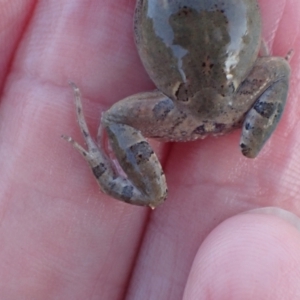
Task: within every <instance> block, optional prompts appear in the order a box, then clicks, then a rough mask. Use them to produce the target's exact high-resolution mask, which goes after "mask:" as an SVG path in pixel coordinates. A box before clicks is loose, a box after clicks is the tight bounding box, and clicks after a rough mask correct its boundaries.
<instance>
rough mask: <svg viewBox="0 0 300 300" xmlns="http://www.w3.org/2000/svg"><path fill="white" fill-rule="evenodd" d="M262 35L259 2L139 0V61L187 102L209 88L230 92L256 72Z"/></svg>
mask: <svg viewBox="0 0 300 300" xmlns="http://www.w3.org/2000/svg"><path fill="white" fill-rule="evenodd" d="M260 31H261V25H260V14H259V8H258V5H257V1H256V0H172V1H163V0H144V1H141V0H139V1H137V7H136V15H135V37H136V44H137V47H138V50H139V54H140V57H141V59H142V62H143V64H144V66H145V68H146V70H147V72H148V73H149V75H150V77H151V79H152V80H153V81H154V83H155V85H156V86H157V88H158V89H160V90H161V91H162V92H164V93H165V94H166V95H167V96H169V97H171V98H172V99H177V98H178V96H179V94H181V97H183V98H184V97H186V100H188V98H189V97H190V96H192V95H194V94H195V93H197V92H198V91H201V90H203V89H205V88H213V89H214V90H215V91H217V93H219V94H228V93H231V92H232V91H233V90H234V89H236V88H237V87H238V86H239V84H240V82H241V81H242V80H244V79H245V77H246V76H247V74H248V73H249V72H250V70H251V68H252V65H253V62H254V61H255V59H256V57H257V54H258V50H259V46H260ZM183 86H184V89H180V88H181V87H183ZM181 90H184V93H185V95H183V94H182V91H181ZM183 101H184V99H183Z"/></svg>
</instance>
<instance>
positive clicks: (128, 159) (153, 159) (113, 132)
mask: <svg viewBox="0 0 300 300" xmlns="http://www.w3.org/2000/svg"><path fill="white" fill-rule="evenodd" d="M106 131H107V134H108V137H109V141H110V144H111V146H112V149H113V150H114V154H115V156H116V158H117V160H118V162H119V164H120V166H121V167H122V169H123V170H124V172H125V173H126V175H127V181H128V182H130V183H131V186H130V192H131V191H132V192H133V191H134V190H136V191H137V192H139V194H140V195H138V194H137V195H136V196H135V197H133V196H131V197H128V195H126V193H125V194H124V193H123V195H121V197H120V199H121V200H123V201H126V202H130V203H132V204H136V205H147V206H150V207H152V208H154V207H156V206H158V205H159V204H161V203H162V202H163V201H164V200H165V199H166V197H167V184H166V179H165V175H164V173H163V170H162V167H161V164H160V162H159V160H158V158H157V156H156V154H155V153H154V152H153V150H152V148H151V146H150V145H149V143H148V141H147V140H146V139H145V138H144V137H143V136H142V134H141V133H140V131H139V130H137V129H135V128H133V127H131V126H128V125H126V124H119V123H111V124H109V125H107V126H106ZM115 188H117V186H116V187H115ZM128 189H129V187H128V188H127V190H128ZM124 196H125V197H124Z"/></svg>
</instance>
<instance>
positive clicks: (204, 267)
mask: <svg viewBox="0 0 300 300" xmlns="http://www.w3.org/2000/svg"><path fill="white" fill-rule="evenodd" d="M297 219H298V220H297V223H298V229H297V228H296V227H294V226H293V225H292V224H291V223H289V222H286V221H285V220H284V219H282V218H280V217H278V216H275V215H270V214H269V215H264V214H261V213H259V212H253V213H252V214H243V215H238V216H235V217H232V218H230V219H228V220H226V221H225V222H223V223H222V224H220V225H219V226H218V227H217V228H215V229H214V230H213V232H211V233H210V234H209V236H208V237H207V238H206V239H205V241H204V243H203V244H202V245H201V247H200V248H199V251H198V253H197V255H196V257H195V260H194V262H193V265H192V268H191V272H190V274H189V277H188V281H187V285H186V289H185V292H184V297H183V299H189V300H192V299H208V298H211V299H268V298H270V299H283V298H284V299H296V298H297V295H299V293H300V285H299V281H300V272H299V267H300V232H299V225H300V219H299V218H297Z"/></svg>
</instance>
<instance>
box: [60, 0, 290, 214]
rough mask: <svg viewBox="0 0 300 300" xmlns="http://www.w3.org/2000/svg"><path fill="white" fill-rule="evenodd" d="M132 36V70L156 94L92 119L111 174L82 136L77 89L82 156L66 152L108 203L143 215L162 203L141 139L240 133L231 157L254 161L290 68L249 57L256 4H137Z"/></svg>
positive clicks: (148, 0)
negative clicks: (136, 67) (82, 163)
mask: <svg viewBox="0 0 300 300" xmlns="http://www.w3.org/2000/svg"><path fill="white" fill-rule="evenodd" d="M134 34H135V42H136V45H137V49H138V53H139V55H140V58H141V61H142V63H143V65H144V67H145V69H146V71H147V73H148V74H149V76H150V78H151V79H152V80H153V82H154V84H155V85H156V87H157V90H154V91H152V92H142V93H139V94H136V95H132V96H129V97H127V98H125V99H123V100H121V101H119V102H117V103H116V104H114V105H113V106H112V107H111V108H110V109H109V110H108V111H106V112H105V113H104V114H103V115H102V118H101V125H100V126H101V127H100V129H99V131H98V132H99V133H98V140H99V141H100V142H101V141H102V140H103V137H102V131H103V130H106V132H107V135H108V138H109V141H110V144H111V147H112V149H113V152H114V154H115V157H116V158H117V160H118V162H119V164H120V167H121V168H122V169H123V171H124V172H125V176H123V175H122V172H121V173H120V174H119V173H118V171H116V169H118V168H115V167H114V165H113V164H112V162H111V161H110V156H109V155H108V154H107V153H106V151H105V150H104V147H103V145H102V144H101V143H100V145H97V144H96V143H95V142H94V141H93V139H92V138H91V136H90V133H89V131H88V128H87V125H86V123H85V120H84V116H83V113H82V105H81V98H80V94H79V90H78V88H77V87H76V86H75V85H72V86H73V89H74V94H75V99H76V107H77V118H78V122H79V126H80V129H81V131H82V133H83V136H84V138H85V141H86V143H87V146H88V151H87V150H85V149H83V148H82V147H81V146H80V145H78V144H77V143H76V142H75V141H74V140H73V139H71V138H68V137H65V139H66V140H67V141H69V142H70V143H72V144H73V146H74V147H75V149H76V150H77V151H79V153H81V154H82V155H83V157H84V159H85V160H86V161H87V162H88V164H89V165H90V167H91V168H92V170H93V172H94V175H95V177H96V179H97V181H98V183H99V185H100V187H101V189H102V190H103V191H104V192H105V193H107V194H109V195H111V196H112V197H114V198H116V199H119V200H122V201H125V202H128V203H131V204H136V205H145V206H150V207H152V208H154V207H156V206H158V205H159V204H161V203H163V202H164V200H165V199H166V197H167V185H166V179H165V175H164V173H163V170H162V167H161V165H160V162H159V160H158V158H157V156H156V154H155V153H154V152H153V150H152V149H151V147H150V145H149V144H148V141H147V139H146V138H148V137H150V138H157V139H159V140H161V141H192V140H196V139H198V138H204V137H206V136H208V135H221V134H225V133H227V132H230V131H232V130H234V129H236V128H239V127H242V134H241V140H240V149H241V152H242V153H243V154H244V155H245V156H247V157H255V156H256V155H258V153H259V151H260V150H261V148H262V147H263V145H264V144H265V142H266V141H267V140H268V138H269V137H270V136H271V134H272V132H273V131H274V129H275V128H276V125H277V124H278V122H279V119H280V116H281V113H282V111H283V109H284V106H285V102H286V98H287V93H288V85H289V74H290V67H289V63H288V61H287V60H285V59H283V58H280V57H271V56H269V57H267V56H266V57H258V52H259V49H260V45H261V20H260V12H259V7H258V4H257V1H256V0H210V1H207V0H172V1H161V0H137V2H136V10H135V17H134Z"/></svg>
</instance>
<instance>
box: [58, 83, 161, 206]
mask: <svg viewBox="0 0 300 300" xmlns="http://www.w3.org/2000/svg"><path fill="white" fill-rule="evenodd" d="M71 86H72V88H73V90H74V95H75V105H76V112H77V119H78V123H79V126H80V129H81V132H82V135H83V137H84V139H85V142H86V144H87V146H88V150H85V149H84V148H83V147H81V146H80V145H79V144H78V143H77V142H75V141H74V140H73V139H72V138H71V137H67V136H63V138H64V139H65V140H66V141H68V142H69V143H71V144H72V145H73V147H74V148H75V149H76V150H77V151H78V152H79V153H80V154H81V155H82V156H83V158H84V159H85V160H86V161H87V163H88V164H89V165H90V167H91V169H92V171H93V174H94V176H95V177H96V179H97V182H98V183H99V185H100V187H101V190H102V191H103V192H105V193H106V194H108V195H110V196H112V197H114V198H116V199H119V200H121V201H124V202H128V203H131V204H135V205H142V206H150V207H151V208H155V207H156V206H158V205H159V204H161V203H162V202H163V201H164V200H165V199H166V196H167V186H166V179H165V176H164V173H163V171H162V168H161V165H160V163H159V161H158V158H157V156H156V155H155V153H154V152H153V151H152V149H151V147H150V145H149V144H148V142H147V141H146V140H145V138H144V137H143V136H142V135H141V133H140V132H139V131H138V130H136V129H134V128H133V127H131V126H128V125H126V124H120V123H110V124H109V125H106V126H105V128H106V130H107V133H108V137H109V140H110V143H111V146H112V148H113V150H114V152H115V155H116V157H117V159H118V161H119V163H120V165H121V167H122V168H123V170H124V172H125V173H126V175H127V177H126V178H125V177H124V176H122V175H120V174H118V172H117V171H116V170H115V168H114V167H113V165H112V163H111V160H110V159H109V157H108V156H107V155H106V154H105V151H104V149H103V147H102V144H101V141H102V137H101V136H100V138H99V143H98V144H96V143H95V141H94V140H93V139H92V137H91V135H90V133H89V129H88V127H87V124H86V121H85V118H84V115H83V110H82V103H81V96H80V92H79V89H78V88H77V87H76V86H75V84H73V83H71ZM101 132H102V130H101V128H99V133H100V135H101Z"/></svg>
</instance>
